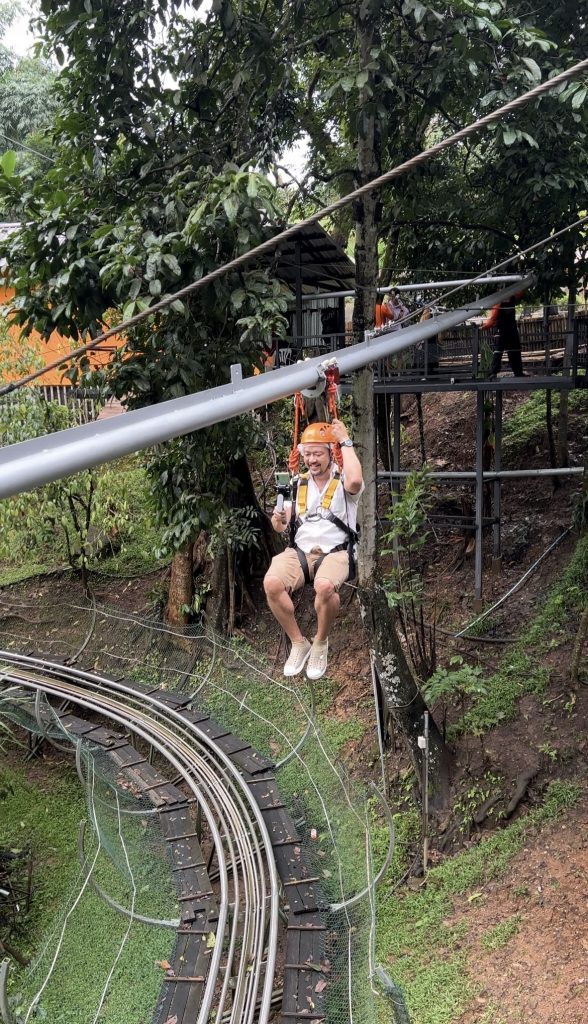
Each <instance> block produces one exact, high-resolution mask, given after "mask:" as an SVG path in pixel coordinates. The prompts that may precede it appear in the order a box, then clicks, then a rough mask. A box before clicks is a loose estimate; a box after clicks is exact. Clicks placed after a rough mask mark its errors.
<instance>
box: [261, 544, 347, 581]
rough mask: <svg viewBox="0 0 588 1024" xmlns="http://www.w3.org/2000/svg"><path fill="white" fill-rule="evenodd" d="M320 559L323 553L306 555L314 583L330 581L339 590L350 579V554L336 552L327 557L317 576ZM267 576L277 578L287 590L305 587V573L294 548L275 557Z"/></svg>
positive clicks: (287, 549)
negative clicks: (317, 565)
mask: <svg viewBox="0 0 588 1024" xmlns="http://www.w3.org/2000/svg"><path fill="white" fill-rule="evenodd" d="M319 558H321V552H316V553H315V552H312V551H310V552H308V554H307V555H306V561H307V562H308V570H309V572H310V578H311V580H312V582H313V583H314V581H315V579H317V580H321V579H322V580H328V581H329V582H330V583H332V584H333V586H334V588H335V590H339V588H340V587H341V585H342V584H343V583H345V581H346V580H347V579H348V577H349V553H348V552H347V551H334V552H332V553H331V554H330V555H325V557H324V558H323V560H322V562H321V564H320V565H319V567H318V569H317V572H316V576H315V574H314V567H315V565H316V563H317V561H318V560H319ZM266 576H277V578H278V579H279V580H281V581H282V583H283V584H284V586H285V588H286V590H289V591H294V590H300V588H301V587H303V586H304V573H303V571H302V567H301V565H300V562H299V561H298V555H297V554H296V551H295V550H294V548H286V550H285V551H281V552H280V554H279V555H274V557H273V558H272V562H271V565H270V567H269V569H268V571H267V573H266Z"/></svg>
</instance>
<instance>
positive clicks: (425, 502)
mask: <svg viewBox="0 0 588 1024" xmlns="http://www.w3.org/2000/svg"><path fill="white" fill-rule="evenodd" d="M432 500H433V498H432V492H431V471H430V469H429V468H428V467H427V466H423V468H422V469H419V470H415V471H414V472H413V473H410V475H409V476H408V477H407V478H406V481H405V487H404V490H403V492H402V494H401V495H400V497H399V498H398V499H397V500H396V501H395V502H394V504H393V505H392V507H391V509H390V511H389V512H388V515H387V520H388V522H389V523H390V529H388V530H387V531H386V532H385V533H384V536H383V544H384V547H383V548H382V552H381V553H382V555H384V556H386V555H393V556H394V558H395V564H394V566H393V568H392V569H391V570H390V571H389V572H388V573H387V574H386V575H385V577H384V581H383V582H384V588H385V590H386V597H387V600H388V605H389V607H390V608H392V609H393V610H395V611H397V612H398V616H399V621H400V625H401V628H402V632H403V634H404V637H405V640H406V642H407V645H408V650H409V653H410V658H411V661H412V664H413V667H414V669H415V672H416V673H417V675H418V677H419V678H420V679H426V678H427V677H428V676H430V675H431V673H432V672H434V670H435V663H436V649H435V640H434V634H433V631H432V630H430V629H427V627H426V625H425V621H424V612H423V597H424V592H425V586H424V582H425V581H424V577H425V572H426V568H427V562H426V558H425V554H424V547H425V544H426V543H427V540H428V537H429V530H428V528H427V527H428V512H429V510H430V508H431V505H432ZM386 545H390V546H389V547H387V546H386Z"/></svg>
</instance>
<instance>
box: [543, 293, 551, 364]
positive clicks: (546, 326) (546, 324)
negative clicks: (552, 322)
mask: <svg viewBox="0 0 588 1024" xmlns="http://www.w3.org/2000/svg"><path fill="white" fill-rule="evenodd" d="M543 347H544V350H545V373H546V374H547V376H548V377H549V376H550V375H551V348H550V346H549V306H544V307H543Z"/></svg>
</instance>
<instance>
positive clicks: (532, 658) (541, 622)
mask: <svg viewBox="0 0 588 1024" xmlns="http://www.w3.org/2000/svg"><path fill="white" fill-rule="evenodd" d="M587 593H588V534H586V535H584V536H582V537H580V539H579V541H578V543H577V545H576V548H575V550H574V552H573V554H572V557H571V559H570V561H569V563H568V565H567V567H566V569H565V571H564V572H563V573H562V574H561V576H560V577H559V579H558V581H557V583H556V584H555V585H554V586H553V587H552V588H551V590H550V591H549V592H548V594H547V596H546V598H545V603H544V605H543V608H542V609H541V611H540V612H539V613H538V615H537V616H536V617H535V618H534V619H533V621H532V622H531V623H530V624H529V625H528V626H527V627H526V628H525V629H524V630H523V631H522V633H521V635H520V636H519V638H518V640H517V641H516V643H514V644H512V645H510V647H509V650H508V651H507V653H506V654H505V655H504V657H503V658H502V660H501V663H500V666H499V668H498V671H497V672H495V673H494V675H493V676H492V677H491V678H490V679H489V680H488V693H487V694H486V695H485V696H483V697H480V698H479V699H477V700H476V701H475V702H474V703H473V705H472V707H471V709H470V710H469V711H468V712H467V714H466V715H464V717H463V719H462V722H461V724H460V726H459V727H458V731H460V732H469V733H477V732H480V731H483V732H485V731H486V730H487V729H489V728H491V726H493V725H496V724H497V723H498V722H500V721H505V720H506V721H508V720H511V719H512V718H513V717H514V716H515V714H516V709H517V702H518V700H519V698H520V697H522V696H524V695H525V694H526V693H542V692H543V691H544V690H545V688H546V686H547V684H548V682H549V670H548V668H547V667H546V666H545V665H544V664H543V663H542V660H541V659H542V657H543V656H544V655H545V654H547V653H548V652H549V651H553V650H557V648H558V647H559V646H560V645H561V644H562V643H564V642H566V641H569V639H570V630H573V628H574V625H573V624H574V623H576V624H577V621H578V617H579V614H580V612H581V609H582V608H583V606H584V603H585V601H586V594H587Z"/></svg>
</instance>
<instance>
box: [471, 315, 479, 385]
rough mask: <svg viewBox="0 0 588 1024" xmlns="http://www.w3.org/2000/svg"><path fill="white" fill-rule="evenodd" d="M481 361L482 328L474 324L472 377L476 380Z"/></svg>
mask: <svg viewBox="0 0 588 1024" xmlns="http://www.w3.org/2000/svg"><path fill="white" fill-rule="evenodd" d="M479 361H480V328H479V327H478V325H477V324H474V329H473V331H472V377H473V378H474V380H475V379H476V377H477V376H478V371H479V369H480V367H479V365H478V364H479Z"/></svg>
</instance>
